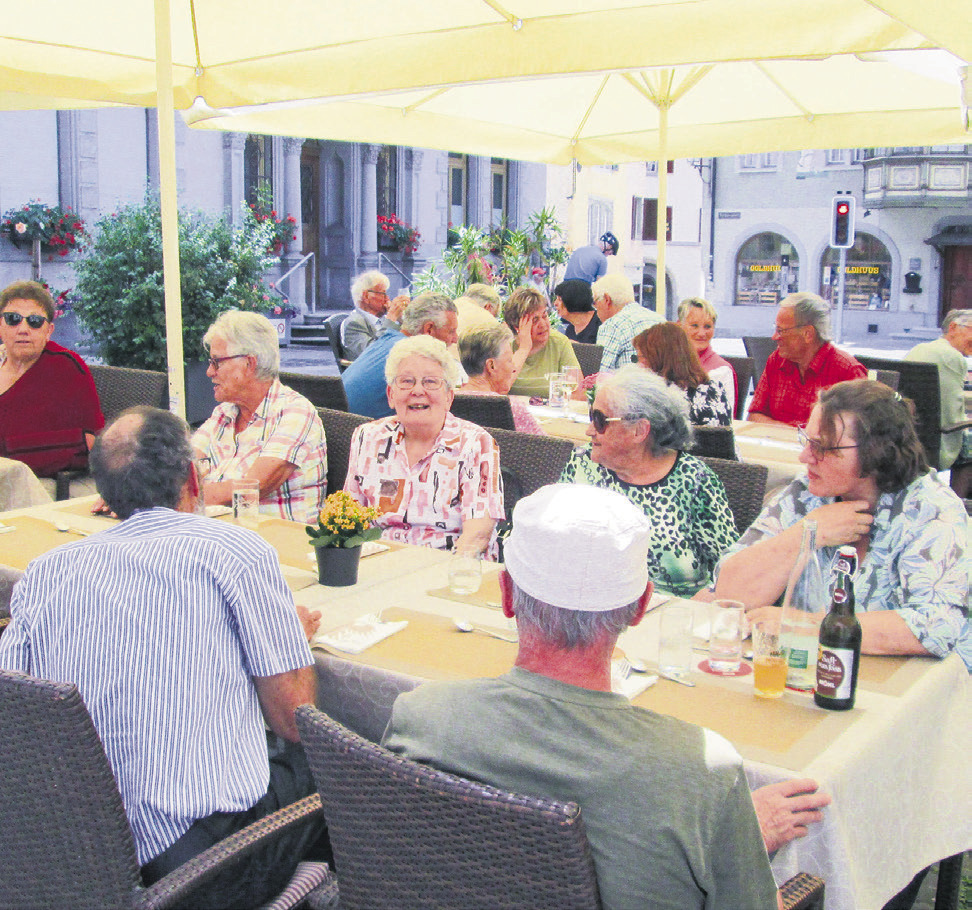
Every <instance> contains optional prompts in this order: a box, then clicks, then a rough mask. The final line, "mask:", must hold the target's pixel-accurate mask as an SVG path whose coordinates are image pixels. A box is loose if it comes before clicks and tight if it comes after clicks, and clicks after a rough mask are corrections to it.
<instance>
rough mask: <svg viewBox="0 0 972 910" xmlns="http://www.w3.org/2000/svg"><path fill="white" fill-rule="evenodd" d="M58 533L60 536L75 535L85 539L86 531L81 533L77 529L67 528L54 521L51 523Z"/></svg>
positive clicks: (62, 523)
mask: <svg viewBox="0 0 972 910" xmlns="http://www.w3.org/2000/svg"><path fill="white" fill-rule="evenodd" d="M51 524H53V525H54V527H55V528H57V530H58V531H60V532H61V533H62V534H77V535H78V536H79V537H87V536H88V532H87V531H81V530H79V529H78V528H69V527H68V526H67V525H66V524H64V522H63V521H57V520H54V521H52V522H51Z"/></svg>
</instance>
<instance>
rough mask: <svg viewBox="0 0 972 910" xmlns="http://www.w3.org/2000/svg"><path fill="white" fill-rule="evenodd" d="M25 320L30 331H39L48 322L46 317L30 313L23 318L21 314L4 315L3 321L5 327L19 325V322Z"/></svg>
mask: <svg viewBox="0 0 972 910" xmlns="http://www.w3.org/2000/svg"><path fill="white" fill-rule="evenodd" d="M25 319H26V320H27V325H29V326H30V327H31V328H32V329H39V328H40V327H41V326H42V325H43V324H44V323H45V322H50V321H51V320H50V319H48V318H47V317H46V316H41V315H40V313H31V314H30V315H29V316H24V314H23V313H4V314H3V321H4V322H5V323H7V325H20V323H21V322H23V321H24V320H25Z"/></svg>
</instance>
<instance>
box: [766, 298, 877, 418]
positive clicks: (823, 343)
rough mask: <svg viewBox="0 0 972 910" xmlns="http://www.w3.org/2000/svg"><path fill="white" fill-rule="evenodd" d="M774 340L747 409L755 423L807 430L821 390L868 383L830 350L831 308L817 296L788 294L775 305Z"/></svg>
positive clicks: (855, 366) (859, 369)
mask: <svg viewBox="0 0 972 910" xmlns="http://www.w3.org/2000/svg"><path fill="white" fill-rule="evenodd" d="M773 338H774V339H775V340H776V350H775V351H774V352H773V353H772V354H770V356H769V359H768V360H767V361H766V369H764V370H763V375H762V376H761V377H760V380H759V383H758V384H757V385H756V391H755V392H754V393H753V400H752V403H751V404H750V406H749V420H752V421H754V422H755V423H783V424H789V425H790V426H794V427H802V426H806V423H807V420H808V419H809V418H810V411H811V410H812V409H813V406H814V404H816V401H817V393H818V392H819V391H820V390H821V389H829V388H830V387H831V386H832V385H835V384H836V383H838V382H843V381H844V380H845V379H866V378H867V370H866V369H864V367H863V366H862V365H861V364H859V363H858V362H857V361H856V360H855V359H854V358H853V357H851V355H850V354H846V353H844V352H843V351H840V350H838V349H837V348H835V347H834V346H833V344H831V342H830V305H829V304H828V303H827V302H826V301H825V300H823V299H822V298H820V297H818V296H817V295H816V294H808V293H806V292H801V293H798V294H790V295H789V296H787V297H784V298H783V300H782V301H780V309H779V312H778V313H777V314H776V330H775V331H774V332H773Z"/></svg>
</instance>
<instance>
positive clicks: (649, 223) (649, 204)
mask: <svg viewBox="0 0 972 910" xmlns="http://www.w3.org/2000/svg"><path fill="white" fill-rule="evenodd" d="M665 226H666V230H665V239H666V240H671V239H672V207H671V206H668V207H667V208H666V210H665ZM631 239H632V240H650V241H657V240H658V200H657V199H645V198H643V197H641V196H633V197H632V199H631Z"/></svg>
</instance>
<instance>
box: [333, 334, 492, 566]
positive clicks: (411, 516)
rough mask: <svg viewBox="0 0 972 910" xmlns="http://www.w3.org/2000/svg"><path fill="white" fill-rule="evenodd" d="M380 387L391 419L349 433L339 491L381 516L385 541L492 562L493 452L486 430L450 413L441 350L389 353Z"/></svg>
mask: <svg viewBox="0 0 972 910" xmlns="http://www.w3.org/2000/svg"><path fill="white" fill-rule="evenodd" d="M385 379H386V381H387V383H388V393H387V394H388V404H389V406H390V407H391V409H392V410H393V411H394V412H395V413H394V415H393V416H392V417H385V418H380V419H378V420H375V421H372V422H371V423H366V424H363V425H362V426H360V427H358V428H357V429H356V430H355V431H354V435H353V436H352V437H351V457H350V461H349V464H348V476H347V480H346V481H345V483H344V489H345V490H346V491H347V492H348V493H350V494H351V495H352V496H353V497H354V498H355V499H356V500H357V501H358V502H360V503H361V504H362V505H364V506H373V507H375V508H377V509H378V511H379V512H380V513H381V517H380V518H379V519H378V525H379V526H380V527H381V529H382V537H383V538H385V539H386V540H395V541H399V542H401V543H411V544H418V545H420V546H427V547H435V548H436V549H439V550H451V549H456V550H460V551H462V552H470V553H478V552H481V551H483V550H486V551H488V553H489V555H490V556H492V557H494V558H495V556H496V553H497V547H496V541H495V534H494V529H495V526H496V522H497V521H499V520H502V518H503V514H504V513H503V485H502V480H501V478H500V467H499V450H498V449H497V448H496V443H495V442H494V441H493V437H492V436H490V435H489V433H487V432H486V430H484V429H483V428H482V427H480V426H477V425H476V424H474V423H470V422H469V421H466V420H460V419H459V418H457V417H455V416H453V415H452V414H451V413H450V412H449V408H450V407H451V406H452V399H453V397H454V391H453V390H454V389H455V388H456V386H458V385H459V382H460V372H459V364H458V363H456V361H455V359H454V358H453V357H452V355H451V354H450V353H449V350H448V348H446V346H445V344H444V343H443V342H442V341H439V340H438V339H437V338H433V337H431V336H430V335H413V336H410V337H408V338H404V339H402V340H401V341H398V342H396V343H395V345H394V346H393V347H392V349H391V352H390V353H389V355H388V359H387V360H386V361H385Z"/></svg>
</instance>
